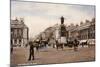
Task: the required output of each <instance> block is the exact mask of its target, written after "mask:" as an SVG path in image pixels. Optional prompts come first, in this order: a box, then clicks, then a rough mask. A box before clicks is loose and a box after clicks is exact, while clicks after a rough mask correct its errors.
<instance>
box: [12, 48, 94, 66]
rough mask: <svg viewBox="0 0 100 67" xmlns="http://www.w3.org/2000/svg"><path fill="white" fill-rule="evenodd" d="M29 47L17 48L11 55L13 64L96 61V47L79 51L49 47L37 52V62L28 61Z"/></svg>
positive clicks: (79, 49)
mask: <svg viewBox="0 0 100 67" xmlns="http://www.w3.org/2000/svg"><path fill="white" fill-rule="evenodd" d="M28 57H29V47H26V48H25V47H16V48H14V51H13V54H11V63H12V64H23V65H25V64H26V65H28V64H33V65H34V64H49V63H50V64H51V63H70V62H80V61H82V62H84V61H94V60H95V47H94V46H92V47H90V48H89V47H83V48H82V47H78V51H74V50H73V48H69V47H64V50H62V49H59V50H57V49H56V48H52V47H48V48H44V49H40V50H39V51H36V50H35V60H32V61H28Z"/></svg>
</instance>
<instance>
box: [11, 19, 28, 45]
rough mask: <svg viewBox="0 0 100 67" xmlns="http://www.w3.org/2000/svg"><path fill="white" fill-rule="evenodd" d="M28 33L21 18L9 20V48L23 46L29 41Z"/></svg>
mask: <svg viewBox="0 0 100 67" xmlns="http://www.w3.org/2000/svg"><path fill="white" fill-rule="evenodd" d="M28 32H29V29H28V27H27V26H26V25H25V24H24V21H23V19H22V18H21V19H20V20H18V19H17V18H16V19H15V20H11V46H25V45H26V44H27V43H28V39H29V36H28Z"/></svg>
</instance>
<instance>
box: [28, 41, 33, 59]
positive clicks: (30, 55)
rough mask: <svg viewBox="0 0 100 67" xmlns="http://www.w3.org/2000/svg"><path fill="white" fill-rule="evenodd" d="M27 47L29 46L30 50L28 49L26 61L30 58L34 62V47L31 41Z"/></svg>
mask: <svg viewBox="0 0 100 67" xmlns="http://www.w3.org/2000/svg"><path fill="white" fill-rule="evenodd" d="M29 46H30V49H29V59H28V60H29V61H30V60H31V58H32V60H34V45H33V42H32V41H30V42H29Z"/></svg>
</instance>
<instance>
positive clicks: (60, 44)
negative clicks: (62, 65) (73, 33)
mask: <svg viewBox="0 0 100 67" xmlns="http://www.w3.org/2000/svg"><path fill="white" fill-rule="evenodd" d="M56 47H57V50H58V48H59V47H60V48H62V50H63V44H62V43H59V42H58V40H56Z"/></svg>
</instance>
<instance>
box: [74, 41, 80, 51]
mask: <svg viewBox="0 0 100 67" xmlns="http://www.w3.org/2000/svg"><path fill="white" fill-rule="evenodd" d="M78 44H79V42H78V41H77V39H75V40H74V51H77V49H78Z"/></svg>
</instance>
